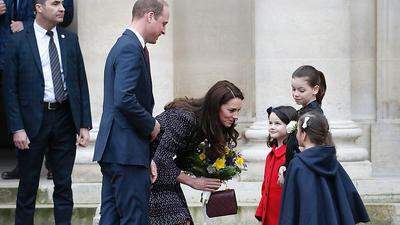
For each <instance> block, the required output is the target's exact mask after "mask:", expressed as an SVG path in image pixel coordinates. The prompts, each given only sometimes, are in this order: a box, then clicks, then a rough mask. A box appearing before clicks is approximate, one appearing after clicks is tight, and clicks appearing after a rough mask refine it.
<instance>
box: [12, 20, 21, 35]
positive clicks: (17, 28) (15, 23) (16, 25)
mask: <svg viewBox="0 0 400 225" xmlns="http://www.w3.org/2000/svg"><path fill="white" fill-rule="evenodd" d="M10 27H11V31H12V32H13V33H17V32H20V31H22V30H23V29H24V24H23V23H22V22H21V21H14V20H11V25H10Z"/></svg>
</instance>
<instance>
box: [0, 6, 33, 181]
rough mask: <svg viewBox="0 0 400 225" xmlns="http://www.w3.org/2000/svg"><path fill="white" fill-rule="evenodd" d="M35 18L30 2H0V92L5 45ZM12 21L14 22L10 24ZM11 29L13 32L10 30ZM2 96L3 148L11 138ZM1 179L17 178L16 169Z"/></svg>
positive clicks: (0, 128) (0, 138) (0, 131)
mask: <svg viewBox="0 0 400 225" xmlns="http://www.w3.org/2000/svg"><path fill="white" fill-rule="evenodd" d="M34 18H35V15H34V12H33V7H32V0H0V92H1V93H2V92H3V86H4V85H3V83H2V82H1V79H2V77H3V68H4V59H5V44H6V42H7V40H8V39H9V38H10V36H11V34H12V33H13V32H16V31H19V30H22V29H23V27H24V26H28V25H30V24H32V23H33V19H34ZM12 21H14V22H12ZM12 28H13V30H12ZM2 96H3V95H2V94H0V146H2V147H5V146H7V145H9V143H11V138H10V137H9V135H7V126H6V119H5V110H4V104H3V98H2ZM1 177H2V178H6V179H9V178H18V177H19V176H18V169H13V170H12V171H7V172H3V173H2V174H1Z"/></svg>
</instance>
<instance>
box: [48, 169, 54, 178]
mask: <svg viewBox="0 0 400 225" xmlns="http://www.w3.org/2000/svg"><path fill="white" fill-rule="evenodd" d="M47 180H53V173H52V172H51V171H50V170H49V171H47Z"/></svg>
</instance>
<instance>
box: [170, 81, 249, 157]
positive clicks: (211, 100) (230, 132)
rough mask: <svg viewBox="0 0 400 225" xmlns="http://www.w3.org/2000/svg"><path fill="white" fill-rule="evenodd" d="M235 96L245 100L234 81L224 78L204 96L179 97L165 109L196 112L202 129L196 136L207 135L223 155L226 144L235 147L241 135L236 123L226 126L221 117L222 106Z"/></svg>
mask: <svg viewBox="0 0 400 225" xmlns="http://www.w3.org/2000/svg"><path fill="white" fill-rule="evenodd" d="M234 98H239V99H241V100H243V99H244V97H243V93H242V91H241V90H240V89H239V88H238V87H236V86H235V85H234V84H233V83H231V82H229V81H227V80H222V81H218V82H217V83H215V84H214V85H213V86H212V87H211V88H210V89H209V90H208V91H207V93H206V95H205V96H204V97H203V98H200V99H194V98H187V97H186V98H177V99H175V100H174V101H173V102H171V103H169V104H167V105H166V106H165V107H164V109H165V110H168V109H172V108H178V109H182V110H186V111H189V112H194V113H195V115H196V116H197V118H198V119H199V129H200V132H198V134H196V136H197V137H205V138H206V139H207V140H208V141H209V142H210V144H211V149H212V150H213V151H215V152H216V153H218V156H221V155H223V154H224V150H223V148H224V146H226V144H229V145H230V146H231V147H235V146H236V145H237V139H238V137H239V132H238V131H236V129H235V126H236V124H235V123H234V124H232V126H230V127H224V126H223V125H222V123H221V121H220V119H219V111H220V108H221V106H222V105H223V104H226V103H227V102H228V101H229V100H231V99H234Z"/></svg>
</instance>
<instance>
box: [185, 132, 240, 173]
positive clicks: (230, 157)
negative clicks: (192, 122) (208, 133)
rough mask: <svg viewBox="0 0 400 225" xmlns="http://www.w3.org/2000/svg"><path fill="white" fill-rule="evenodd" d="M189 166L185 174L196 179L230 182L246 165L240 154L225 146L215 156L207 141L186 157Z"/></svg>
mask: <svg viewBox="0 0 400 225" xmlns="http://www.w3.org/2000/svg"><path fill="white" fill-rule="evenodd" d="M188 158H189V161H190V162H191V166H189V167H187V169H186V172H188V173H189V174H191V175H194V176H196V177H208V178H217V179H220V180H224V181H226V180H230V179H232V178H233V177H234V176H236V175H239V174H240V173H241V172H242V171H243V170H246V167H247V166H246V163H245V159H244V158H243V156H242V155H241V154H240V152H238V151H236V150H235V149H233V148H230V147H228V146H225V147H224V149H223V154H222V155H221V154H216V153H215V151H213V150H212V149H211V146H210V144H209V143H208V141H207V140H205V141H204V142H201V143H200V144H199V145H198V146H197V148H196V151H194V152H192V154H191V155H189V156H188Z"/></svg>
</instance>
